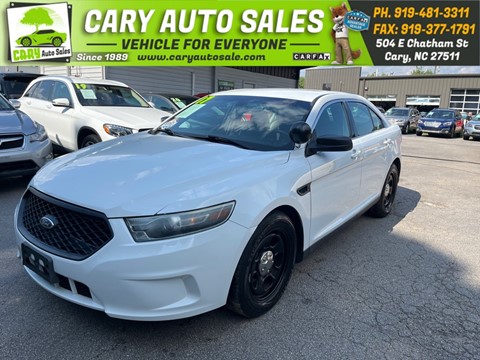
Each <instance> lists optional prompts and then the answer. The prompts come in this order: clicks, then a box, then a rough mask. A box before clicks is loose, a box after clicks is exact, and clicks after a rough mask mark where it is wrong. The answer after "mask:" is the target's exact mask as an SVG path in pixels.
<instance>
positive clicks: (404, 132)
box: [402, 123, 410, 134]
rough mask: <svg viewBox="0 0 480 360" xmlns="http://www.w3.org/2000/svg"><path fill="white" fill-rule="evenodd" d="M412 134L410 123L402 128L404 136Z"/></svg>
mask: <svg viewBox="0 0 480 360" xmlns="http://www.w3.org/2000/svg"><path fill="white" fill-rule="evenodd" d="M409 132H410V123H406V124H405V126H404V127H403V128H402V133H403V134H408V133H409Z"/></svg>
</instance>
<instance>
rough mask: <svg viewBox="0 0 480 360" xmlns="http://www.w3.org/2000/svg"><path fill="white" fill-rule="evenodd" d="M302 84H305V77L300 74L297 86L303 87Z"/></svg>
mask: <svg viewBox="0 0 480 360" xmlns="http://www.w3.org/2000/svg"><path fill="white" fill-rule="evenodd" d="M304 86H305V78H304V77H303V76H301V77H300V79H298V88H299V89H303V88H304Z"/></svg>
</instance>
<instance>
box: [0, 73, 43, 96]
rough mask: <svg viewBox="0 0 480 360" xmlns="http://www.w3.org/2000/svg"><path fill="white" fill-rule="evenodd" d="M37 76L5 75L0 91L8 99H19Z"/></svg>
mask: <svg viewBox="0 0 480 360" xmlns="http://www.w3.org/2000/svg"><path fill="white" fill-rule="evenodd" d="M36 78H37V76H32V77H26V76H21V77H10V76H5V77H4V78H3V81H2V82H1V84H0V91H1V92H2V94H3V95H4V96H5V97H6V98H7V99H18V98H19V97H20V96H22V94H23V92H24V91H25V89H26V88H27V86H28V84H30V82H31V81H32V80H34V79H36Z"/></svg>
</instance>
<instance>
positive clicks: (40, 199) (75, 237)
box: [19, 188, 113, 260]
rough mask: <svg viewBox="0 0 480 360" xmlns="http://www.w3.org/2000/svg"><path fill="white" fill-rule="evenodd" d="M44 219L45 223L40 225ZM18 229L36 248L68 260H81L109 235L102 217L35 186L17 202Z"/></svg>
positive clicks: (110, 236)
mask: <svg viewBox="0 0 480 360" xmlns="http://www.w3.org/2000/svg"><path fill="white" fill-rule="evenodd" d="M42 218H43V220H45V219H46V218H48V220H47V224H46V225H45V224H43V225H42V223H44V222H45V221H41V219H42ZM19 219H21V223H20V226H19V230H20V232H21V233H22V234H23V235H24V236H25V237H26V238H27V239H28V240H29V241H30V242H32V243H33V244H35V245H36V246H38V247H39V248H41V249H43V250H45V251H48V252H50V253H53V254H55V255H58V256H61V257H65V258H67V259H72V260H83V259H85V258H87V257H88V256H90V255H92V254H93V253H95V252H96V251H98V250H99V249H100V248H101V247H102V246H104V245H105V244H106V243H107V242H109V241H110V240H111V239H112V237H113V232H112V229H111V227H110V224H109V222H108V219H107V218H106V216H105V215H104V214H102V213H99V212H96V211H93V210H89V209H85V208H82V207H79V206H76V205H72V204H69V203H66V202H63V201H60V200H57V199H54V198H52V197H50V196H47V195H45V194H42V193H41V192H39V191H37V190H35V189H32V188H31V189H29V190H28V191H27V192H26V193H25V195H24V197H23V199H22V202H21V207H20V214H19Z"/></svg>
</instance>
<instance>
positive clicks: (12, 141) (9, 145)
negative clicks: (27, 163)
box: [0, 134, 23, 150]
mask: <svg viewBox="0 0 480 360" xmlns="http://www.w3.org/2000/svg"><path fill="white" fill-rule="evenodd" d="M22 147H23V135H22V134H16V135H10V134H9V135H0V150H11V149H17V148H22Z"/></svg>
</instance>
